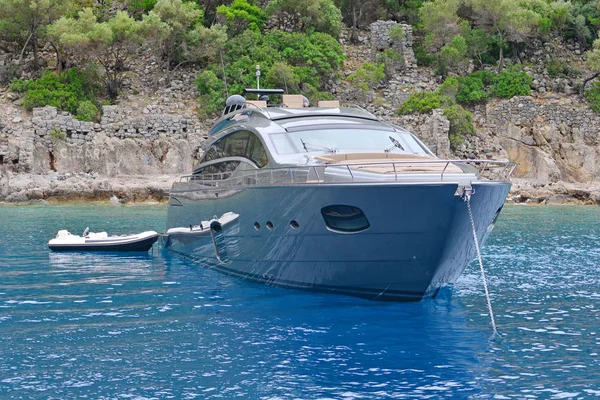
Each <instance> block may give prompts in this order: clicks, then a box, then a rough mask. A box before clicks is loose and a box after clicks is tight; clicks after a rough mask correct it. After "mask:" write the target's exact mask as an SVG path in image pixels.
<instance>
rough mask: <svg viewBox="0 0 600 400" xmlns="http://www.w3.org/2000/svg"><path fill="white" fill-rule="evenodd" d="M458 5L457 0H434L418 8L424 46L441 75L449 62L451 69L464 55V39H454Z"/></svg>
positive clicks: (446, 69)
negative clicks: (423, 34) (423, 35)
mask: <svg viewBox="0 0 600 400" xmlns="http://www.w3.org/2000/svg"><path fill="white" fill-rule="evenodd" d="M459 6H460V3H459V0H434V1H432V2H429V3H425V4H423V6H422V7H421V10H420V16H421V20H422V21H423V31H424V33H425V48H426V49H427V52H428V53H429V54H430V55H432V56H433V60H434V63H435V67H436V69H437V70H438V72H439V73H440V74H442V76H446V75H447V73H448V69H449V64H450V65H451V66H450V69H452V68H453V67H454V66H456V65H459V64H460V63H461V62H462V60H463V59H464V57H465V56H466V50H465V46H464V43H463V42H464V39H462V40H461V39H455V38H456V36H457V35H458V34H459V33H460V17H459V16H458V15H457V12H458V8H459ZM453 41H454V42H453Z"/></svg>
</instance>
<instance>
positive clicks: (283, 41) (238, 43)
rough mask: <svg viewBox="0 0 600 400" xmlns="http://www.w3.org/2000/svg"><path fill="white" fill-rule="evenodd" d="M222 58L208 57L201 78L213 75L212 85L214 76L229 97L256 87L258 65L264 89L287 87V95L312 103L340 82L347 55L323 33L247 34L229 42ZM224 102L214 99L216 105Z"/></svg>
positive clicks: (252, 32)
mask: <svg viewBox="0 0 600 400" xmlns="http://www.w3.org/2000/svg"><path fill="white" fill-rule="evenodd" d="M221 54H222V56H223V58H222V60H221V58H220V57H208V58H207V60H206V63H205V65H204V67H203V68H202V70H201V71H200V75H202V74H204V72H206V71H209V72H211V75H210V81H214V79H213V78H212V77H213V76H214V77H216V78H217V79H218V80H219V82H218V84H215V85H213V87H218V88H220V89H219V90H224V88H225V87H227V91H228V93H229V94H233V93H242V91H243V89H244V88H248V87H255V86H256V77H255V72H256V65H260V68H261V71H262V73H263V77H264V80H263V79H261V86H264V84H267V85H272V86H275V87H285V86H286V84H287V86H288V92H290V93H302V94H304V95H305V96H306V97H308V98H309V99H310V98H311V97H312V98H316V97H320V98H321V99H323V98H324V96H323V93H322V92H321V91H322V90H323V88H325V87H326V84H327V83H328V82H329V81H330V80H332V79H336V78H337V76H338V74H339V69H340V67H341V65H342V63H343V61H344V51H343V48H342V47H341V46H340V44H339V42H338V41H337V40H336V39H335V38H333V37H331V36H330V35H327V34H324V33H320V32H310V33H301V32H291V33H290V32H283V31H280V30H273V31H270V32H268V33H265V34H264V35H263V34H261V33H260V32H256V31H252V30H247V31H245V32H244V33H242V34H241V35H239V36H236V37H235V40H229V41H227V43H226V44H225V49H224V51H223V52H222V53H221ZM208 77H209V75H203V80H208ZM284 77H285V79H284ZM199 79H200V78H199ZM203 93H204V92H203ZM223 98H224V96H222V97H218V96H216V95H215V96H213V97H212V99H214V100H215V101H216V100H218V101H222V99H223ZM207 100H210V98H207ZM209 108H210V107H209ZM214 109H217V110H218V109H221V107H220V106H219V107H214Z"/></svg>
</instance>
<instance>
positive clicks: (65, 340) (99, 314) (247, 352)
mask: <svg viewBox="0 0 600 400" xmlns="http://www.w3.org/2000/svg"><path fill="white" fill-rule="evenodd" d="M165 214H166V210H165V207H164V206H162V205H158V206H151V205H143V206H114V205H32V206H9V205H7V206H0V221H1V222H0V237H1V238H2V239H3V241H2V242H3V243H2V246H1V247H0V344H1V347H0V398H18V399H29V398H32V399H33V398H35V399H38V398H42V399H46V398H47V399H63V398H92V399H109V398H110V399H118V398H127V399H148V398H156V399H165V398H177V399H180V398H181V399H193V398H200V399H205V398H233V397H242V398H268V399H278V398H336V399H358V398H364V399H373V398H403V397H410V398H440V397H447V398H501V399H502V398H511V397H512V398H589V397H594V396H600V355H599V354H600V208H599V207H527V206H507V207H505V210H504V211H503V213H502V215H501V217H500V219H499V222H498V224H497V227H496V230H495V231H494V233H493V235H492V236H491V238H490V240H489V241H488V243H487V246H486V247H485V248H484V251H483V256H484V264H485V266H486V269H487V273H488V284H489V289H490V292H491V296H492V302H493V307H494V311H495V316H496V323H497V325H498V330H499V331H500V333H501V337H500V338H497V337H496V338H494V337H492V335H491V334H492V330H491V327H490V322H489V317H488V315H487V308H486V302H485V298H484V296H483V288H482V283H481V279H480V277H479V267H478V265H477V263H475V262H474V263H472V264H471V265H470V266H469V268H468V269H467V271H466V272H465V274H464V275H463V276H462V277H461V279H460V281H459V282H458V283H457V285H456V286H455V289H454V291H453V293H452V296H451V297H450V293H449V292H448V291H446V292H445V293H442V296H440V298H438V299H436V300H429V301H423V302H420V303H411V304H392V303H376V302H369V301H366V300H361V299H355V298H349V297H343V296H336V295H325V294H313V293H304V292H297V291H293V290H284V289H278V288H271V287H267V286H262V285H257V284H252V283H248V282H244V281H241V280H237V279H234V278H229V277H227V276H224V275H221V274H219V273H217V272H214V271H210V270H206V269H204V268H202V267H199V266H196V265H193V264H190V263H189V262H188V261H184V260H180V259H178V258H173V257H171V256H170V255H169V254H168V253H164V252H162V251H161V250H157V249H154V250H153V251H152V252H150V253H148V254H147V255H146V254H143V255H140V254H136V255H110V254H59V253H50V252H49V251H48V250H47V247H46V244H47V241H48V240H49V239H50V238H52V237H53V236H54V235H55V234H56V231H57V230H58V229H60V228H65V229H68V230H70V231H71V232H74V233H80V232H81V231H83V229H84V228H85V227H86V226H89V227H90V229H91V230H92V231H94V230H107V231H109V232H110V233H118V234H120V233H129V232H136V231H142V230H146V229H154V230H157V231H163V230H164V219H165Z"/></svg>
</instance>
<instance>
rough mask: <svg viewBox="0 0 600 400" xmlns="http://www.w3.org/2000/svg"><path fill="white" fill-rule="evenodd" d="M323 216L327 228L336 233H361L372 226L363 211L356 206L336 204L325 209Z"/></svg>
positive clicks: (323, 209) (322, 212)
mask: <svg viewBox="0 0 600 400" xmlns="http://www.w3.org/2000/svg"><path fill="white" fill-rule="evenodd" d="M321 215H322V216H323V220H324V221H325V225H327V228H329V229H330V230H332V231H336V232H347V233H352V232H360V231H364V230H365V229H368V228H369V227H370V226H371V225H370V224H369V221H368V220H367V217H366V216H365V214H364V213H363V212H362V210H361V209H360V208H358V207H354V206H347V205H341V204H336V205H331V206H327V207H323V208H322V209H321Z"/></svg>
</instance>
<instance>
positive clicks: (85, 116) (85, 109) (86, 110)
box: [75, 100, 100, 122]
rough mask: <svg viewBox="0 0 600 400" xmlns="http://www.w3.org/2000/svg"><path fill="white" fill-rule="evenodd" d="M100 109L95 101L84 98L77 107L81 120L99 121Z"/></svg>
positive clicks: (78, 117) (78, 116)
mask: <svg viewBox="0 0 600 400" xmlns="http://www.w3.org/2000/svg"><path fill="white" fill-rule="evenodd" d="M99 116H100V111H99V110H98V107H96V105H95V104H94V103H92V102H91V101H89V100H84V101H82V102H81V103H79V106H78V107H77V116H76V117H75V118H76V119H78V120H79V121H88V122H98V120H99V118H98V117H99Z"/></svg>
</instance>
